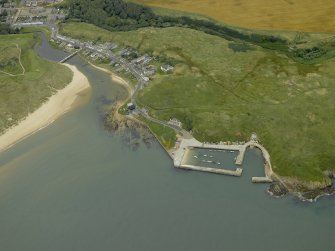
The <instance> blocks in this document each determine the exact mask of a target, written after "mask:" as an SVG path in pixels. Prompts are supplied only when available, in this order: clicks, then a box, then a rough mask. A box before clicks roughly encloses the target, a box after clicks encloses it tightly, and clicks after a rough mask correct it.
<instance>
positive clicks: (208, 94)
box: [62, 23, 335, 182]
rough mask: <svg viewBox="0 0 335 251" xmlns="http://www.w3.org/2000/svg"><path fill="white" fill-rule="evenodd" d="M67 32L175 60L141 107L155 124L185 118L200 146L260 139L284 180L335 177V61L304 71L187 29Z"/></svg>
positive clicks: (74, 27)
mask: <svg viewBox="0 0 335 251" xmlns="http://www.w3.org/2000/svg"><path fill="white" fill-rule="evenodd" d="M81 30H85V32H84V33H82V32H81ZM62 31H63V32H64V33H65V34H68V35H70V34H71V35H72V36H74V37H81V38H85V39H93V38H96V37H97V36H99V37H101V38H102V39H103V40H106V41H114V42H118V43H120V44H124V45H128V46H132V47H134V48H137V49H138V50H139V51H141V52H145V51H152V53H153V54H154V55H160V56H161V55H163V56H166V57H169V58H173V59H174V60H175V61H176V62H177V64H176V66H175V69H174V71H173V73H172V74H162V73H160V72H159V71H158V74H157V75H156V76H155V78H154V80H153V81H152V83H151V84H150V85H149V86H148V87H146V88H145V89H144V90H142V91H141V92H140V93H139V95H138V97H137V102H138V104H140V105H141V106H143V107H146V108H147V109H148V110H149V112H150V114H151V115H152V116H154V117H157V118H160V119H164V120H168V119H169V118H172V117H176V118H178V119H179V120H181V121H182V122H183V124H184V126H185V127H187V128H190V129H192V132H193V135H194V136H195V137H196V138H197V139H198V140H200V141H226V140H231V141H234V140H241V141H243V140H248V138H249V136H250V135H251V133H252V132H256V133H257V134H258V135H259V138H260V139H261V143H262V144H263V145H264V146H265V147H266V148H267V149H268V150H269V152H270V154H271V157H272V161H273V165H274V170H275V171H276V172H277V173H278V174H280V175H282V176H290V177H297V178H298V179H301V180H308V181H319V182H322V181H324V180H326V179H327V178H326V177H325V176H324V174H323V171H325V170H334V169H335V165H334V163H335V150H334V149H335V131H334V130H333V127H334V121H335V115H334V110H335V103H334V102H333V100H334V98H335V85H334V79H335V60H334V59H330V60H326V61H324V62H320V63H318V64H309V65H306V64H300V63H298V62H295V61H293V60H291V59H289V58H288V57H287V56H286V55H284V54H280V53H278V52H276V51H272V50H264V49H261V48H259V47H256V46H252V45H247V46H246V45H243V44H238V43H236V42H232V41H226V40H224V39H222V38H219V37H215V36H211V35H208V34H205V33H202V32H199V31H194V30H190V29H184V28H166V29H155V28H145V29H139V30H137V31H131V32H108V31H106V30H103V29H100V28H96V27H94V26H92V25H87V24H84V23H80V24H77V23H75V24H74V23H72V24H66V25H65V26H63V29H62ZM241 48H242V49H241Z"/></svg>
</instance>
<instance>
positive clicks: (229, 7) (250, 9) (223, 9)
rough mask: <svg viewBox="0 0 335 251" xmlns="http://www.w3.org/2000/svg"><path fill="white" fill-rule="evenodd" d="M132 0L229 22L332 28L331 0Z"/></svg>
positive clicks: (286, 27) (301, 28) (318, 29)
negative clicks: (316, 0)
mask: <svg viewBox="0 0 335 251" xmlns="http://www.w3.org/2000/svg"><path fill="white" fill-rule="evenodd" d="M133 2H137V3H141V4H145V5H150V6H156V7H164V8H169V9H175V10H179V11H188V12H191V13H199V14H203V15H207V16H209V17H212V18H214V19H216V20H218V21H221V22H224V23H226V24H229V25H234V26H239V27H245V28H252V29H271V30H278V29H279V30H296V31H310V32H334V31H335V19H334V18H333V14H332V13H334V11H335V2H334V1H333V0H319V1H318V2H315V1H313V0H280V1H269V0H253V1H250V0H238V1H237V0H224V1H223V0H212V1H209V0H175V1H166V0H133Z"/></svg>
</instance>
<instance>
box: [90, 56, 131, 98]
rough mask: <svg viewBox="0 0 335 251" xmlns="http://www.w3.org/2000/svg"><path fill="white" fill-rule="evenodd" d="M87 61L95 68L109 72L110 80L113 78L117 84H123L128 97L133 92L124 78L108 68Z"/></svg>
mask: <svg viewBox="0 0 335 251" xmlns="http://www.w3.org/2000/svg"><path fill="white" fill-rule="evenodd" d="M88 63H89V64H90V65H91V66H92V67H94V68H96V69H98V70H100V71H103V72H106V73H108V74H110V76H111V78H112V80H113V81H114V82H115V83H118V84H120V85H123V86H124V87H126V89H127V92H128V95H129V97H130V96H131V95H132V93H133V89H132V87H131V86H130V84H129V83H128V82H127V81H126V80H124V79H123V78H121V77H119V76H118V75H116V74H115V73H113V72H112V71H110V70H108V69H105V68H102V67H99V66H96V65H94V64H92V63H91V62H89V61H88Z"/></svg>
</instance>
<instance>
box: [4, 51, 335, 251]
mask: <svg viewBox="0 0 335 251" xmlns="http://www.w3.org/2000/svg"><path fill="white" fill-rule="evenodd" d="M45 53H48V51H47V50H46V51H45ZM55 59H57V58H55ZM69 63H70V64H74V65H76V67H78V69H79V70H80V71H82V72H83V73H84V74H85V75H86V76H87V78H88V79H89V81H90V83H91V86H92V90H91V96H90V98H89V100H88V101H87V102H86V103H85V104H84V105H82V106H80V107H78V108H76V109H75V110H73V111H71V112H69V113H67V114H65V115H64V116H62V117H61V118H60V119H58V120H57V121H55V122H54V123H53V124H51V125H50V126H49V127H47V128H45V129H43V130H41V131H40V132H38V133H36V134H35V135H33V136H32V137H29V138H27V139H26V140H24V141H22V142H20V143H18V144H17V145H15V146H14V147H13V148H11V149H9V150H7V151H6V152H3V153H1V155H0V212H1V213H0V243H1V249H3V250H28V251H30V250H33V251H36V250H37V251H39V250H41V251H42V250H43V251H44V250H50V251H53V250H57V251H58V250H84V251H85V250H149V251H150V250H162V251H164V250H220V249H224V250H259V249H260V248H259V244H260V243H262V245H263V246H269V247H270V246H271V250H283V249H285V250H327V249H331V248H332V247H333V244H332V243H333V232H334V231H333V228H334V224H335V218H334V208H335V201H334V200H333V199H331V198H330V197H329V198H325V199H322V200H320V202H318V203H301V202H299V201H297V200H294V199H292V198H290V197H287V198H283V199H280V200H279V199H275V198H273V197H270V196H268V194H267V193H266V185H255V184H252V183H251V182H250V178H251V177H252V176H261V175H262V174H264V168H263V163H264V160H263V158H262V155H261V153H259V152H258V151H255V150H248V151H247V152H246V155H245V160H244V162H243V166H242V167H243V170H244V171H243V175H242V177H240V178H236V177H228V176H222V175H215V174H208V173H201V172H192V171H190V172H188V171H184V170H180V169H176V168H174V167H173V163H172V161H171V159H170V158H169V157H168V156H167V154H166V153H165V151H164V150H163V149H162V148H161V147H160V145H159V144H157V143H155V142H154V143H152V145H151V147H150V148H148V147H146V146H145V144H143V143H141V142H140V143H139V145H138V147H137V148H136V151H134V150H133V149H132V148H129V146H128V145H127V144H125V142H124V140H123V138H122V135H117V134H114V133H111V132H109V131H108V130H105V127H104V123H103V120H102V119H101V118H102V116H103V114H104V112H105V111H106V110H107V109H108V107H109V106H110V105H112V104H113V102H114V101H115V100H118V99H119V98H122V97H123V95H126V94H125V90H124V89H123V87H121V86H119V85H117V84H115V83H113V82H112V81H111V80H110V77H109V75H108V74H105V73H103V72H100V71H97V70H95V69H93V68H92V67H91V66H89V65H87V64H86V62H84V61H83V60H81V59H80V58H79V57H74V58H72V59H71V60H70V61H69ZM204 154H207V153H204ZM232 154H233V153H232ZM229 161H232V160H229Z"/></svg>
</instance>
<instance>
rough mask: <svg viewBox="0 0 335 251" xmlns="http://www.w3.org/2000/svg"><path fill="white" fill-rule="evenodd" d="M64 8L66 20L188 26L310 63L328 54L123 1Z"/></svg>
mask: <svg viewBox="0 0 335 251" xmlns="http://www.w3.org/2000/svg"><path fill="white" fill-rule="evenodd" d="M64 3H65V4H64V5H63V6H62V7H63V8H67V9H68V10H69V12H68V16H67V20H71V21H81V22H87V23H92V24H95V25H97V26H99V27H102V28H104V29H107V30H111V31H129V30H135V29H138V28H142V27H149V26H151V27H161V28H164V27H176V26H177V27H186V28H191V29H195V30H200V31H203V32H205V33H208V34H211V35H215V36H219V37H223V38H225V39H227V40H231V41H236V40H237V41H241V42H242V43H244V42H249V43H252V44H255V45H258V46H261V47H263V48H266V49H273V50H279V51H282V52H284V53H286V54H287V55H288V56H290V57H292V58H293V59H296V60H298V61H300V62H306V63H310V62H313V61H314V59H318V58H320V57H324V56H327V54H328V49H326V48H323V47H320V46H318V47H314V48H310V49H295V50H293V51H292V50H289V46H288V41H287V40H285V39H282V38H280V37H276V36H272V35H262V34H257V33H247V32H240V31H238V30H236V29H233V28H230V27H226V26H223V25H220V24H217V23H215V22H212V21H207V20H199V19H193V18H190V17H187V16H181V17H171V16H159V15H156V14H155V13H154V12H153V11H152V9H151V8H149V7H146V6H142V5H139V4H135V3H132V2H128V1H124V0H69V1H64Z"/></svg>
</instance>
